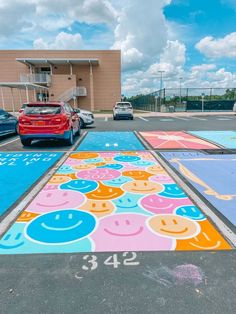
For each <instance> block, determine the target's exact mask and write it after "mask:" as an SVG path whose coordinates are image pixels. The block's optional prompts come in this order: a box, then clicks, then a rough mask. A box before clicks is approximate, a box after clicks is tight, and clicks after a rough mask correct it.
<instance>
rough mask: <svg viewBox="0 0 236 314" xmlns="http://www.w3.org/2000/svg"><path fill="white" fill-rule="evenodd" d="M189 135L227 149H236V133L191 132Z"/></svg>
mask: <svg viewBox="0 0 236 314" xmlns="http://www.w3.org/2000/svg"><path fill="white" fill-rule="evenodd" d="M189 133H191V134H193V135H196V136H199V137H201V138H203V139H206V140H208V141H211V142H214V143H216V145H217V144H218V145H221V146H223V147H225V148H232V149H234V148H236V131H191V132H189Z"/></svg>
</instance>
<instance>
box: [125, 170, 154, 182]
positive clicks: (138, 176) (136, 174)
mask: <svg viewBox="0 0 236 314" xmlns="http://www.w3.org/2000/svg"><path fill="white" fill-rule="evenodd" d="M122 175H123V176H125V177H131V178H133V179H134V180H148V178H150V177H152V176H153V174H150V173H148V172H146V171H143V170H129V171H124V172H122Z"/></svg>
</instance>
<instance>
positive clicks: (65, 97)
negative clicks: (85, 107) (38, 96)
mask: <svg viewBox="0 0 236 314" xmlns="http://www.w3.org/2000/svg"><path fill="white" fill-rule="evenodd" d="M81 96H82V97H83V96H87V89H86V87H84V86H77V87H72V88H70V89H68V90H67V91H65V92H64V93H62V94H61V95H59V97H58V100H60V101H69V100H71V99H73V98H74V97H81Z"/></svg>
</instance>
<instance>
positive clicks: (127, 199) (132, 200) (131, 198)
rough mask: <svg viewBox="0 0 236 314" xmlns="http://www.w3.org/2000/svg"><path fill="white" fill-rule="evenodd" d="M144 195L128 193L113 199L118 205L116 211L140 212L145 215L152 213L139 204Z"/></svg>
mask: <svg viewBox="0 0 236 314" xmlns="http://www.w3.org/2000/svg"><path fill="white" fill-rule="evenodd" d="M142 197H143V195H141V194H140V195H139V194H131V193H126V194H125V195H123V196H122V197H120V198H118V199H116V200H113V203H114V204H115V205H116V208H117V210H116V213H138V214H144V215H147V216H149V215H151V214H149V213H148V212H147V211H145V210H143V208H142V207H141V206H140V205H139V200H140V199H141V198H142Z"/></svg>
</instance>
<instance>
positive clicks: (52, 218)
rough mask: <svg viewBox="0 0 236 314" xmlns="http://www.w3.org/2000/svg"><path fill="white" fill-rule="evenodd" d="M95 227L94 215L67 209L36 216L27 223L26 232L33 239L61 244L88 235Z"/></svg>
mask: <svg viewBox="0 0 236 314" xmlns="http://www.w3.org/2000/svg"><path fill="white" fill-rule="evenodd" d="M95 227H96V219H95V217H94V216H93V215H91V214H89V213H87V212H83V211H79V210H74V209H66V210H58V211H54V212H50V213H47V214H44V215H41V216H38V217H36V218H35V219H34V220H32V221H31V222H30V223H29V225H27V227H26V230H25V233H26V235H27V237H28V238H29V239H30V240H32V241H35V242H39V243H47V244H58V245H60V244H65V243H70V242H74V241H78V240H80V239H81V238H84V237H86V236H88V235H89V234H90V233H91V232H92V231H93V230H94V229H95Z"/></svg>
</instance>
